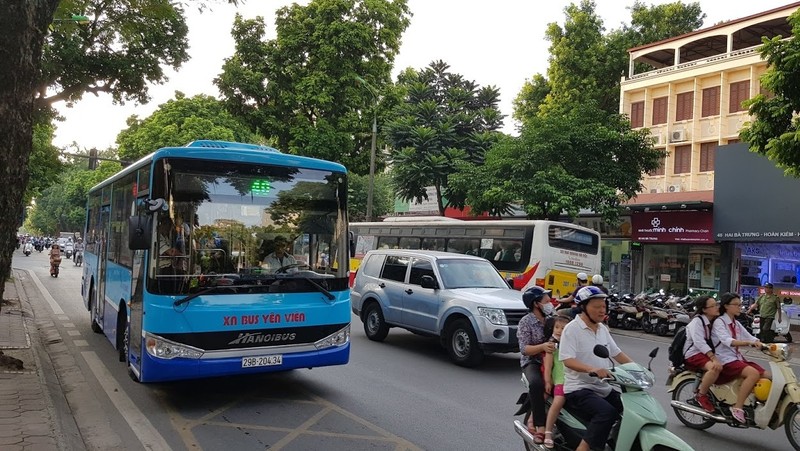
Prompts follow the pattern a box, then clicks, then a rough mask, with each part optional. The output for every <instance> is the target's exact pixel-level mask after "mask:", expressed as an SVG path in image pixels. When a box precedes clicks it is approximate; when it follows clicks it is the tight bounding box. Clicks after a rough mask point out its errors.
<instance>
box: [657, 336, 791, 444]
mask: <svg viewBox="0 0 800 451" xmlns="http://www.w3.org/2000/svg"><path fill="white" fill-rule="evenodd" d="M761 351H762V352H763V353H764V354H766V355H767V356H768V357H769V367H770V372H771V373H772V381H771V382H768V379H762V380H761V381H759V384H762V383H763V384H764V385H765V386H768V390H767V389H764V387H763V386H762V387H759V385H756V388H755V389H754V390H753V393H751V394H750V396H748V398H747V401H745V405H744V410H745V413H746V417H747V422H746V423H744V424H741V423H739V422H738V421H736V420H735V419H734V418H733V415H732V414H731V412H730V408H731V406H733V405H734V404H735V402H736V395H737V393H738V392H739V386H740V385H741V379H736V380H734V381H732V382H729V383H727V384H723V385H712V386H711V388H710V389H709V392H708V395H709V397H710V398H711V403H712V404H713V405H714V407H715V410H714V412H706V411H705V409H703V408H702V407H700V405H699V404H698V403H697V401H695V398H694V396H695V392H696V391H697V388H698V387H699V386H700V379H701V378H702V373H699V372H695V371H689V370H686V369H685V368H678V369H673V368H671V369H670V370H671V372H672V374H676V375H675V376H674V378H673V380H672V387H671V388H670V389H669V391H670V392H672V402H671V403H670V405H671V406H672V409H673V410H674V411H675V415H676V416H677V417H678V420H680V422H681V423H683V424H685V425H686V426H688V427H690V428H692V429H698V430H704V429H708V428H710V427H711V426H713V425H714V424H716V423H723V424H727V425H728V426H731V427H736V428H759V429H766V428H770V429H777V428H779V427H781V426H784V429H785V432H786V438H788V439H789V443H790V444H791V445H792V447H793V448H794V449H795V450H798V451H800V428H798V427H797V426H796V425H797V424H800V408H798V405H800V386H798V384H797V376H796V375H795V374H794V371H792V368H791V367H790V366H789V362H788V360H789V358H790V355H791V348H790V346H789V345H788V344H786V343H771V344H768V345H763V346H762V347H761ZM765 381H766V382H765ZM759 388H760V389H763V391H762V390H760V389H759Z"/></svg>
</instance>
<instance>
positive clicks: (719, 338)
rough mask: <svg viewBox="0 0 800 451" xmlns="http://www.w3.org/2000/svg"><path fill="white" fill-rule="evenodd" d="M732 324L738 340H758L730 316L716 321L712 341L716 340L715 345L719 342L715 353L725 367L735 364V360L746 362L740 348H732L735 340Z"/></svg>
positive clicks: (723, 316)
mask: <svg viewBox="0 0 800 451" xmlns="http://www.w3.org/2000/svg"><path fill="white" fill-rule="evenodd" d="M731 324H733V330H735V331H736V338H735V339H736V340H744V341H756V340H757V339H756V337H754V336H752V335H750V332H748V331H747V329H745V328H744V326H742V325H741V324H739V321H735V320H732V319H731V317H730V316H728V315H721V316H720V317H719V318H717V319H716V320H714V327H713V328H712V330H711V339H712V340H714V343H717V342H719V344H718V345H717V349H716V350H715V351H714V352H715V353H716V354H717V358H718V359H719V361H720V363H722V364H723V365H725V364H726V363H730V362H733V361H734V360H744V356H743V355H742V353H741V352H739V347H738V346H736V347H732V346H731V342H733V340H734V338H733V333H732V332H731Z"/></svg>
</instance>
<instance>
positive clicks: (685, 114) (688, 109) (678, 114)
mask: <svg viewBox="0 0 800 451" xmlns="http://www.w3.org/2000/svg"><path fill="white" fill-rule="evenodd" d="M693 108H694V92H682V93H680V94H678V97H677V102H676V107H675V120H676V121H685V120H688V119H691V118H692V110H693Z"/></svg>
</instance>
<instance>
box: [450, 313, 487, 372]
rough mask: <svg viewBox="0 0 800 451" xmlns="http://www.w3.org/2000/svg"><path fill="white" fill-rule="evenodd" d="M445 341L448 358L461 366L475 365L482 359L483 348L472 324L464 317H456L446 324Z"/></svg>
mask: <svg viewBox="0 0 800 451" xmlns="http://www.w3.org/2000/svg"><path fill="white" fill-rule="evenodd" d="M445 340H446V341H445V343H446V346H447V353H448V354H450V359H452V360H453V362H455V363H456V365H461V366H467V367H470V366H476V365H478V364H479V363H481V361H483V350H482V349H481V348H480V345H479V344H478V337H477V336H476V335H475V331H474V330H472V324H470V322H469V321H468V320H466V319H464V318H460V319H457V320H455V321H453V322H452V323H450V325H449V326H447V329H446V332H445Z"/></svg>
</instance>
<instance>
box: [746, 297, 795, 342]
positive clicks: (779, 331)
mask: <svg viewBox="0 0 800 451" xmlns="http://www.w3.org/2000/svg"><path fill="white" fill-rule="evenodd" d="M784 304H791V301H790V302H788V303H787V302H784ZM781 311H782V312H783V313H782V314H783V318H785V319H786V320H785V321H783V322H781V323H777V324H775V323H774V322H773V327H774V329H775V338H783V339H784V340H785V341H786V342H787V343H791V342H792V334H791V324H790V323H789V321H788V318H789V312H787V311H786V309H785V308H781ZM742 324H744V323H742ZM749 330H750V331H751V332H750V333H751V334H753V335H755V336H758V335H759V334H760V333H761V315H759V314H758V313H756V314H755V315H753V319H752V320H751V321H750V329H749Z"/></svg>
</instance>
